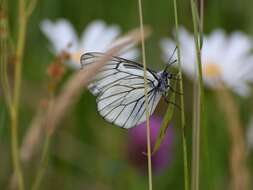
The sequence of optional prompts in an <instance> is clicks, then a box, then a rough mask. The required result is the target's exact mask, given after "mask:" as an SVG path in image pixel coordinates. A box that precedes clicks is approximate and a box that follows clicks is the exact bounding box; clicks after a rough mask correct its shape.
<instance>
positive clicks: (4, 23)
mask: <svg viewBox="0 0 253 190" xmlns="http://www.w3.org/2000/svg"><path fill="white" fill-rule="evenodd" d="M7 12H8V10H7V6H6V1H5V0H1V1H0V72H1V84H2V89H3V94H4V97H5V99H6V104H7V107H8V109H9V111H10V109H11V91H10V84H9V79H8V72H7V63H8V37H9V30H8V16H7Z"/></svg>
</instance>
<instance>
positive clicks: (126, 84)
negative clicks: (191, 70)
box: [81, 53, 173, 128]
mask: <svg viewBox="0 0 253 190" xmlns="http://www.w3.org/2000/svg"><path fill="white" fill-rule="evenodd" d="M103 55H104V54H102V53H85V54H83V55H82V56H81V66H82V68H85V66H86V65H88V64H92V63H95V62H97V61H98V60H99V59H100V58H101V56H103ZM167 68H168V65H167V66H166V68H165V69H164V70H163V71H160V72H158V73H156V72H154V71H152V70H150V69H147V84H148V88H147V94H148V97H147V100H148V110H149V113H150V115H151V114H152V113H153V112H154V110H155V108H156V106H157V104H158V102H159V100H160V98H161V97H162V96H164V97H166V96H167V93H168V91H169V89H170V85H169V84H170V79H172V78H173V74H172V73H169V72H168V71H167ZM88 88H89V90H90V92H91V93H92V94H93V95H95V96H97V99H96V102H97V109H98V111H99V113H100V115H101V116H102V117H103V118H104V119H105V120H107V121H108V122H110V123H113V124H115V125H117V126H119V127H123V128H131V127H134V126H136V125H138V124H140V123H142V122H144V121H145V120H146V114H145V106H144V102H145V95H144V70H143V66H142V65H140V64H138V63H136V62H133V61H129V60H126V59H123V58H120V57H112V58H111V60H110V61H109V62H108V63H106V64H105V66H103V67H102V69H101V70H100V71H99V73H98V74H97V75H96V76H95V78H94V79H93V81H92V82H91V83H90V84H89V86H88Z"/></svg>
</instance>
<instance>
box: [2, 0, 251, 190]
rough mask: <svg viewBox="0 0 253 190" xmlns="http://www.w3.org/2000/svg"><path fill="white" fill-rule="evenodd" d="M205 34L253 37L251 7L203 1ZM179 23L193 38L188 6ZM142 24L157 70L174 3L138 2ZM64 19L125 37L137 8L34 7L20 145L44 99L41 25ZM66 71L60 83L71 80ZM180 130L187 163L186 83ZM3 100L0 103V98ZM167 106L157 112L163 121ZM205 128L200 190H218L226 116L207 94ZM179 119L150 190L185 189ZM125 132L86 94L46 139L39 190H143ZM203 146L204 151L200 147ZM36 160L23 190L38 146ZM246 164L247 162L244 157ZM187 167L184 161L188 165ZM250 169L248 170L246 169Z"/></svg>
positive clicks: (244, 107)
mask: <svg viewBox="0 0 253 190" xmlns="http://www.w3.org/2000/svg"><path fill="white" fill-rule="evenodd" d="M204 2H205V6H204V14H205V16H204V32H205V33H209V32H211V31H212V30H214V29H216V28H223V29H224V30H225V31H227V32H228V33H229V32H232V31H234V30H241V31H243V32H245V33H247V34H248V35H251V36H252V34H253V14H252V7H253V1H251V0H241V1H237V0H223V1H220V0H209V1H207V0H205V1H204ZM7 3H8V9H9V10H8V13H9V23H10V32H11V35H12V37H13V39H12V40H13V41H14V42H15V41H16V34H17V29H18V27H19V26H18V19H17V4H18V3H17V1H15V0H8V1H7ZM178 5H179V11H178V13H179V22H180V25H184V26H185V27H186V28H187V29H189V30H190V31H192V19H191V11H190V1H185V0H184V1H183V0H179V1H178ZM143 12H144V14H143V17H144V23H145V24H146V25H148V26H150V27H151V29H152V35H151V37H150V38H149V39H148V40H147V41H146V55H147V62H148V65H149V67H150V68H154V69H156V70H159V69H161V68H163V64H164V63H163V61H162V57H161V55H162V52H161V49H160V47H159V40H160V39H161V38H162V37H168V36H172V30H173V28H174V12H173V2H172V1H167V0H160V1H151V0H146V1H143ZM46 18H48V19H50V20H53V21H54V20H56V19H58V18H65V19H68V20H69V21H70V22H71V23H72V24H73V25H74V27H75V28H76V30H77V32H78V33H79V34H80V33H81V32H82V31H83V29H84V28H85V26H86V25H87V24H88V23H90V22H91V21H93V20H95V19H102V20H104V21H105V22H106V23H107V24H118V25H119V26H120V27H121V28H122V30H123V31H124V32H127V31H128V30H130V29H133V28H135V27H138V26H139V17H138V6H137V1H136V0H120V1H117V0H106V1H105V0H96V1H94V0H89V1H87V0H73V1H69V0H43V1H42V0H41V1H40V0H38V4H37V6H36V9H35V11H34V13H33V14H32V16H31V19H30V21H29V23H28V31H27V40H26V47H25V56H24V66H23V83H22V97H21V106H20V109H21V111H20V114H21V115H20V125H19V135H20V142H21V139H22V138H23V137H24V134H25V133H26V131H27V128H28V127H29V123H30V122H31V120H32V118H33V116H34V114H35V113H36V110H37V107H38V105H39V101H40V100H41V99H43V98H45V97H47V82H48V80H49V79H48V76H47V75H46V70H47V67H48V65H49V64H50V63H51V62H52V60H53V59H54V55H53V54H52V53H51V51H50V43H49V41H48V40H47V38H46V37H45V36H44V35H43V34H42V33H41V31H40V28H39V24H40V23H41V21H42V20H43V19H46ZM71 72H72V71H71V70H69V71H68V72H67V74H66V76H65V77H64V80H63V82H62V83H64V81H66V79H67V78H68V76H69V75H70V74H71ZM184 95H185V101H186V111H187V114H186V122H187V125H186V127H187V129H186V132H187V133H186V134H187V141H188V153H189V158H191V124H192V121H191V120H192V119H191V118H192V114H191V113H192V83H191V82H190V81H188V80H187V79H186V80H185V91H184ZM1 96H2V95H1ZM236 100H237V103H238V104H239V106H240V110H241V112H240V113H241V118H242V120H243V124H244V126H245V127H246V126H247V123H248V120H249V118H250V116H251V113H252V106H253V105H252V96H251V97H249V98H246V99H242V98H239V97H236ZM165 109H166V105H162V104H161V105H160V106H159V108H158V111H157V113H158V114H162V113H163V111H164V110H165ZM205 110H206V116H207V117H206V126H205V134H204V138H202V141H201V147H202V149H201V150H202V151H201V152H202V158H203V159H202V165H201V189H212V190H213V189H216V190H219V189H221V190H223V189H226V188H227V183H228V181H229V165H228V154H229V138H228V134H227V131H226V127H225V126H226V125H225V119H224V115H223V113H222V112H221V110H220V109H219V107H218V106H217V102H216V98H215V96H214V94H213V93H212V92H211V91H208V90H207V91H206V100H205ZM8 118H9V117H8V113H7V109H6V106H5V104H4V100H3V98H2V97H0V189H7V187H8V184H9V182H10V176H11V174H12V171H13V170H12V165H11V152H10V130H9V127H8V126H9V119H8ZM179 127H180V126H179V111H178V110H176V111H175V116H174V119H173V128H174V131H175V134H174V143H173V144H174V148H173V151H172V152H171V158H172V159H171V162H170V166H169V167H168V168H167V169H166V170H165V171H164V172H162V173H160V174H159V175H155V176H154V180H153V181H154V189H159V190H165V189H175V190H176V189H180V190H181V189H183V188H184V183H183V180H184V179H183V156H182V144H181V136H180V128H179ZM127 137H128V131H127V130H122V129H119V128H117V127H115V126H112V125H111V124H109V123H107V122H105V121H104V120H103V119H102V118H101V117H100V116H99V115H98V113H97V111H96V102H95V97H93V96H92V95H91V94H90V93H89V92H88V91H85V92H84V93H83V95H82V96H81V99H80V100H78V101H77V103H76V104H75V105H74V106H73V107H72V108H70V110H69V112H68V113H67V114H66V116H65V118H64V121H63V122H61V124H60V126H59V127H58V128H57V131H56V133H55V135H54V136H53V138H52V143H51V147H50V153H49V163H48V168H47V170H46V173H45V175H44V178H43V181H42V184H41V187H40V189H56V188H61V189H62V190H65V189H66V190H67V189H91V190H93V189H94V190H98V189H99V190H103V189H104V190H109V189H122V190H123V189H126V190H128V189H132V190H135V189H136V190H140V189H147V176H145V175H142V174H140V172H138V171H137V169H136V168H134V166H132V165H131V164H130V163H129V161H128V158H127V144H128V142H127V141H128V138H127ZM204 140H205V141H206V142H208V143H204V142H203V141H204ZM37 148H38V150H37V151H38V153H37V154H36V156H35V158H34V159H33V160H32V161H30V162H29V163H28V164H27V165H26V166H24V171H25V180H26V184H27V186H28V185H29V184H30V183H31V182H32V180H33V179H34V175H35V172H36V168H37V167H38V163H39V161H40V156H41V148H42V147H41V145H40V146H38V147H37ZM249 157H252V154H251V153H250V152H249ZM189 164H190V159H189ZM251 165H252V164H251Z"/></svg>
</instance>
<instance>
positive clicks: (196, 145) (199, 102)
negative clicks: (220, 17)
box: [191, 0, 204, 190]
mask: <svg viewBox="0 0 253 190" xmlns="http://www.w3.org/2000/svg"><path fill="white" fill-rule="evenodd" d="M191 12H192V20H193V28H194V40H195V52H196V61H197V73H198V75H197V76H198V85H197V86H196V88H195V90H196V92H195V96H194V97H195V98H196V99H195V101H194V102H195V105H194V107H195V111H194V112H193V114H194V116H193V121H194V122H193V124H194V125H193V143H192V144H193V145H192V147H193V148H192V151H193V153H192V184H191V185H192V190H199V170H200V127H201V126H202V125H203V117H204V116H203V111H204V103H203V100H204V87H203V76H202V64H201V48H200V47H201V44H200V42H201V38H199V36H201V35H202V34H200V33H201V32H200V31H199V30H200V27H199V25H203V23H202V24H200V23H199V22H198V20H203V19H202V18H201V19H199V14H198V11H197V6H196V1H194V0H191ZM201 16H203V15H201ZM198 24H199V25H198ZM199 34H200V35H199Z"/></svg>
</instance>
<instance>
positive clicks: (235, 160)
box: [216, 85, 251, 190]
mask: <svg viewBox="0 0 253 190" xmlns="http://www.w3.org/2000/svg"><path fill="white" fill-rule="evenodd" d="M216 95H217V98H218V100H219V102H220V105H222V106H221V108H222V109H223V111H224V114H225V118H226V121H227V124H228V134H229V137H230V142H231V149H230V155H229V162H230V163H229V166H230V175H231V180H230V189H232V190H241V189H243V190H249V189H251V188H250V172H249V170H248V167H247V155H246V144H245V138H244V131H243V129H242V124H241V120H240V114H239V109H238V107H237V105H236V102H235V100H234V98H233V96H232V94H231V93H230V92H229V91H228V89H226V87H225V86H224V85H221V88H220V89H219V90H218V91H217V93H216Z"/></svg>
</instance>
